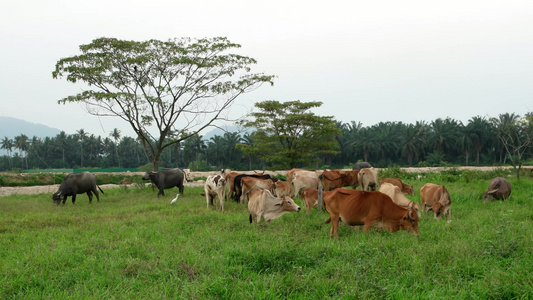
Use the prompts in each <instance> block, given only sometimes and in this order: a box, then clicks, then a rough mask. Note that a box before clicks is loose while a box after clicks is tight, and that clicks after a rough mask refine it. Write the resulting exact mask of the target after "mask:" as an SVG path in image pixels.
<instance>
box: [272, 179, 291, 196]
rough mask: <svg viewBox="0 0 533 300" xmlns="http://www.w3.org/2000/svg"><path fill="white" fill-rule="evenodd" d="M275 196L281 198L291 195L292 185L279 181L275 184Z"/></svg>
mask: <svg viewBox="0 0 533 300" xmlns="http://www.w3.org/2000/svg"><path fill="white" fill-rule="evenodd" d="M274 194H275V196H276V197H278V198H281V197H283V196H290V195H291V185H290V183H289V182H288V181H281V180H278V181H276V182H275V183H274Z"/></svg>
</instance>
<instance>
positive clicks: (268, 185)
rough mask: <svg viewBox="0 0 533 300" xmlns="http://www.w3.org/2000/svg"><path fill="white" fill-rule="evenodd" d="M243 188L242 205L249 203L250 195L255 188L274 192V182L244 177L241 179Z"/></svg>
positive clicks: (240, 200)
mask: <svg viewBox="0 0 533 300" xmlns="http://www.w3.org/2000/svg"><path fill="white" fill-rule="evenodd" d="M241 188H242V193H241V197H240V199H239V202H240V203H247V202H248V193H249V192H250V191H251V190H252V189H253V188H260V189H265V190H268V191H269V192H271V193H273V192H274V182H273V181H272V179H261V178H256V177H243V178H242V179H241Z"/></svg>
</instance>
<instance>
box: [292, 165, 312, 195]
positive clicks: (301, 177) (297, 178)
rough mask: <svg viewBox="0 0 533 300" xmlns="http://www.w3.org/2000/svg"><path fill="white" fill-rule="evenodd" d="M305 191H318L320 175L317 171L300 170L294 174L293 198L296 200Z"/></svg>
mask: <svg viewBox="0 0 533 300" xmlns="http://www.w3.org/2000/svg"><path fill="white" fill-rule="evenodd" d="M304 189H318V174H317V173H316V172H315V171H306V170H300V171H296V172H294V175H293V179H292V190H291V196H292V197H293V198H296V197H297V196H298V195H299V194H300V191H301V190H304Z"/></svg>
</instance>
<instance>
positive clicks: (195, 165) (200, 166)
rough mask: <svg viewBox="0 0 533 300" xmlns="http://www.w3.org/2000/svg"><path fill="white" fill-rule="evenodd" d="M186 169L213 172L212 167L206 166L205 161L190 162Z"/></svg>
mask: <svg viewBox="0 0 533 300" xmlns="http://www.w3.org/2000/svg"><path fill="white" fill-rule="evenodd" d="M187 168H188V169H191V170H192V171H199V172H207V171H214V169H213V167H211V166H208V165H207V162H206V161H205V160H197V161H191V162H190V163H189V165H188V166H187Z"/></svg>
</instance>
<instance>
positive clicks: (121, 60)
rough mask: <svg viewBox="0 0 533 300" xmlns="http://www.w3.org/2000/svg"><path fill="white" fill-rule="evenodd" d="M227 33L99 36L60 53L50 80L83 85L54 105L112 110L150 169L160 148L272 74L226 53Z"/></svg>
mask: <svg viewBox="0 0 533 300" xmlns="http://www.w3.org/2000/svg"><path fill="white" fill-rule="evenodd" d="M235 48H240V45H239V44H235V43H231V42H230V41H229V40H228V39H227V38H224V37H215V38H206V39H191V38H181V39H173V40H169V41H166V42H164V41H159V40H149V41H141V42H138V41H125V40H118V39H115V38H99V39H95V40H93V41H92V43H90V44H87V45H81V46H80V50H81V52H82V54H80V55H76V56H72V57H68V58H63V59H60V60H59V61H58V62H57V64H56V68H55V71H54V72H53V74H52V75H53V77H54V78H61V77H65V78H66V79H67V80H68V81H71V82H73V83H76V82H78V81H82V82H85V83H87V84H88V85H89V87H88V88H87V90H85V91H83V92H81V93H79V94H76V95H73V96H69V97H66V98H64V99H62V100H59V101H58V102H59V103H68V102H81V103H85V104H87V110H88V112H89V113H91V114H94V115H98V116H117V117H120V118H122V119H123V120H124V121H126V122H128V123H129V124H130V126H131V127H132V128H133V130H134V131H135V133H136V134H137V135H138V137H139V140H140V142H141V143H142V145H143V148H144V151H145V152H146V155H147V156H148V158H149V159H150V160H151V161H152V162H153V165H154V169H157V168H158V161H159V159H160V156H161V153H162V151H163V150H164V149H165V148H166V147H169V146H171V145H173V144H175V143H179V142H180V141H183V140H186V139H187V138H189V137H191V136H194V135H197V134H198V133H199V132H200V131H202V130H203V129H205V128H206V127H208V126H212V125H214V123H215V121H217V120H221V119H226V118H227V117H228V116H227V114H226V113H227V111H228V109H229V108H230V107H231V105H232V104H233V103H234V102H235V99H236V98H237V97H238V96H240V95H242V94H243V93H246V92H249V91H252V90H254V89H255V88H257V87H259V86H260V85H261V84H262V83H265V82H269V83H271V84H272V80H273V78H274V76H272V75H264V74H261V73H259V74H254V73H251V68H250V66H251V65H252V64H255V63H256V61H255V60H254V59H253V58H249V57H246V56H242V55H237V54H231V53H227V51H228V50H231V49H235Z"/></svg>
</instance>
